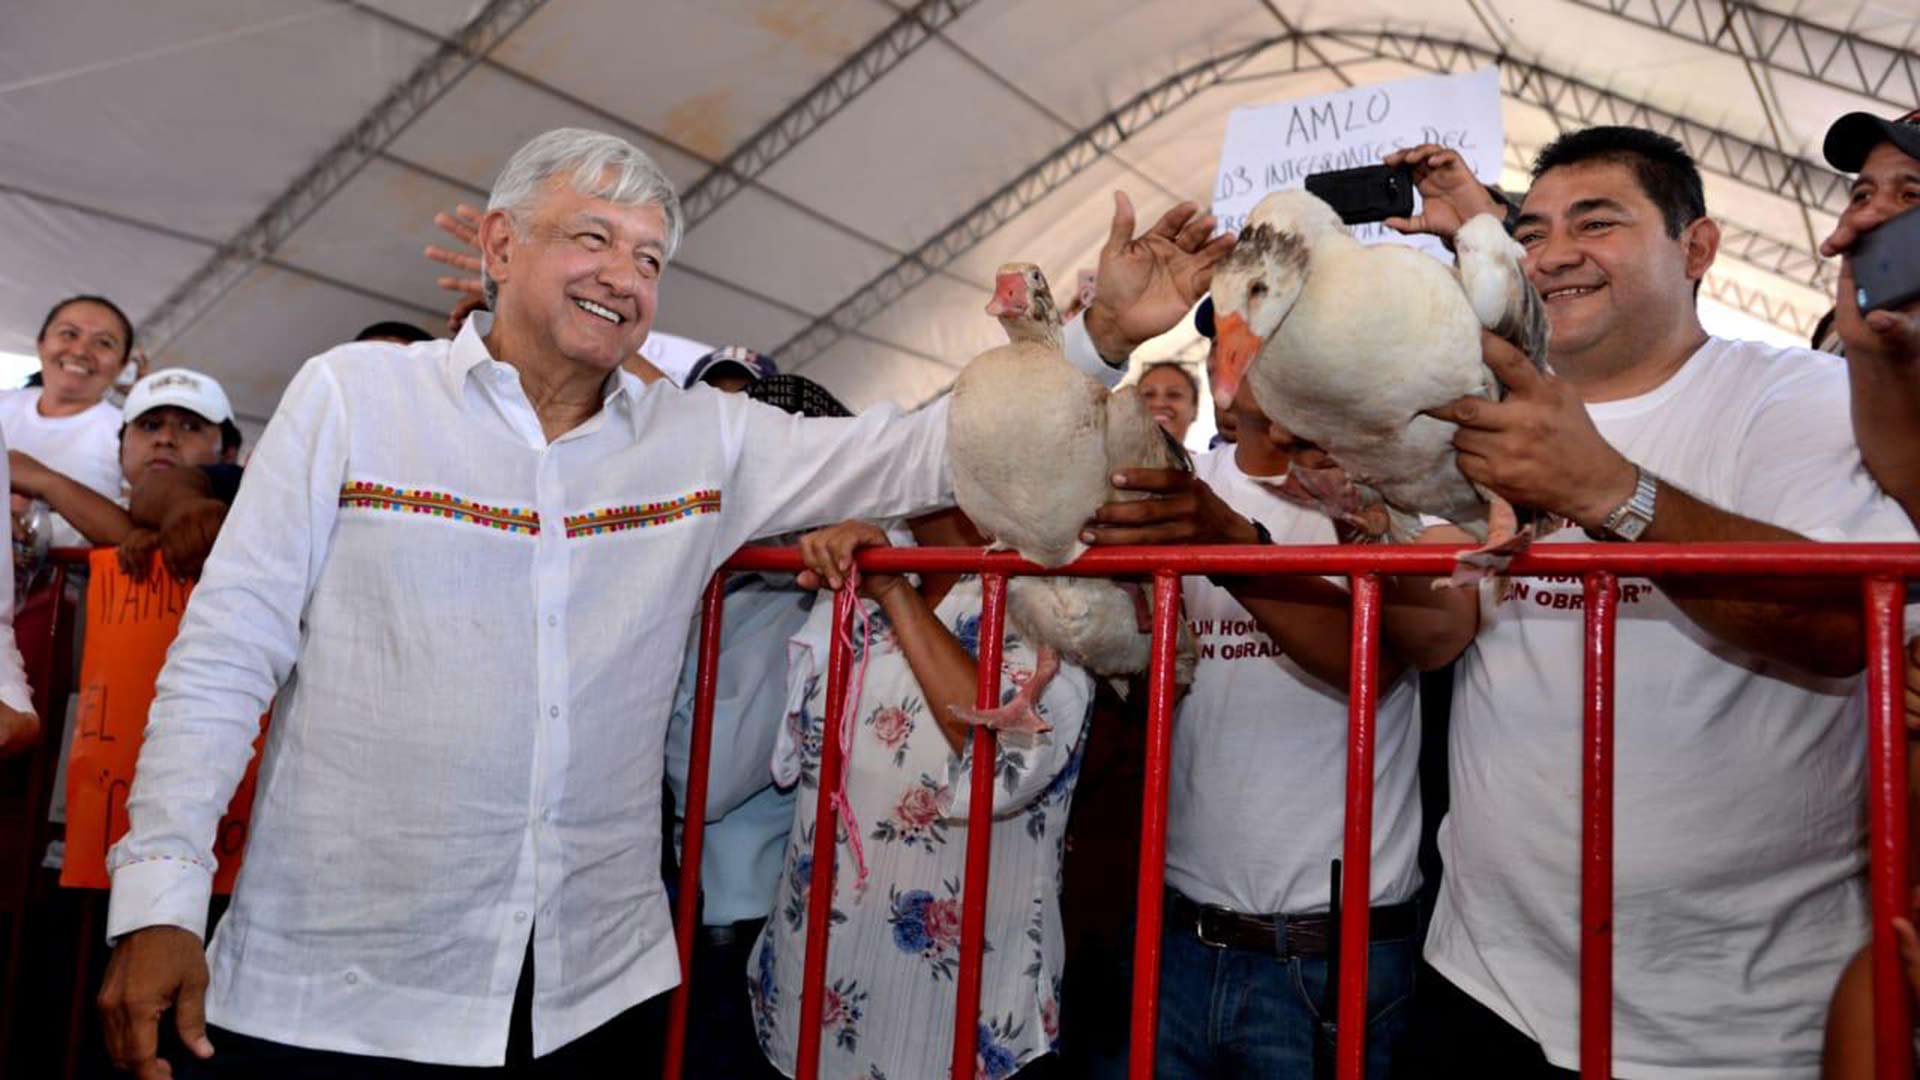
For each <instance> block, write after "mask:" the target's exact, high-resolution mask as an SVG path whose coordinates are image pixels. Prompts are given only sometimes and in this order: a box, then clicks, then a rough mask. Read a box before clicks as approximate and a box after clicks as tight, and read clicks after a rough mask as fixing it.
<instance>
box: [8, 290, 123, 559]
mask: <svg viewBox="0 0 1920 1080" xmlns="http://www.w3.org/2000/svg"><path fill="white" fill-rule="evenodd" d="M38 341H39V351H40V375H41V379H42V385H40V386H30V387H27V388H26V389H24V390H7V391H0V432H4V433H5V435H6V439H7V448H8V449H9V450H12V451H15V452H17V453H20V454H25V455H27V456H29V457H32V458H33V459H34V460H35V461H37V462H39V463H40V464H42V465H45V466H46V467H47V468H49V469H52V470H54V471H56V472H59V473H63V474H65V475H66V476H68V477H71V478H72V479H73V480H75V481H77V482H79V483H80V484H81V485H83V486H85V487H87V488H90V489H92V490H93V491H96V492H98V493H100V494H101V495H103V496H105V497H106V498H108V499H114V498H118V497H119V495H120V410H119V409H117V408H115V407H114V406H113V403H112V402H110V401H108V400H107V390H108V389H109V388H111V387H112V386H113V380H114V378H115V377H116V376H118V375H119V374H120V370H121V369H122V368H124V367H126V365H127V360H128V357H129V355H130V354H131V352H132V350H133V322H132V320H130V319H128V318H127V313H126V312H124V311H121V310H120V308H119V306H118V305H116V304H115V303H114V302H113V301H111V300H108V299H107V298H105V297H103V296H70V297H68V298H67V299H65V300H62V301H60V302H59V303H57V304H55V305H54V306H53V308H52V310H50V311H48V312H47V317H46V320H45V321H44V322H42V323H41V324H40V336H39V339H38ZM28 502H29V498H28V497H27V496H25V495H23V494H21V493H18V492H16V493H15V494H14V497H13V514H14V517H15V518H16V519H18V518H19V516H20V514H21V513H22V512H23V511H24V510H25V509H26V508H27V504H28ZM53 542H54V543H55V544H61V545H71V544H78V543H81V542H82V541H81V539H80V534H79V533H78V532H77V531H76V530H75V529H74V527H73V526H72V525H70V524H68V523H67V522H66V521H65V520H64V519H59V518H56V519H55V522H54V531H53Z"/></svg>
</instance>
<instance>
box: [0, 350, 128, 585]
mask: <svg viewBox="0 0 1920 1080" xmlns="http://www.w3.org/2000/svg"><path fill="white" fill-rule="evenodd" d="M40 392H41V391H40V388H39V387H37V386H35V387H28V388H27V389H24V390H0V433H4V434H5V435H6V439H7V448H8V449H10V450H18V451H20V452H21V453H23V454H26V455H28V456H29V457H32V458H33V459H35V460H37V461H39V462H40V464H42V465H45V466H46V467H47V468H49V469H52V470H53V471H55V472H58V473H65V474H66V475H67V476H70V477H72V478H73V479H75V480H77V481H79V482H80V483H82V484H85V485H86V486H87V487H90V488H92V489H93V490H95V491H97V492H99V493H100V494H102V495H105V496H106V497H107V498H109V499H118V498H119V497H120V410H119V409H118V408H117V407H115V406H114V405H113V404H112V403H110V402H106V401H102V402H100V403H99V404H97V405H94V406H92V407H91V408H88V409H86V410H85V411H83V412H78V413H75V414H73V415H72V416H42V415H41V414H40ZM53 542H54V544H55V545H57V546H61V547H66V546H72V545H78V544H85V543H86V540H85V539H84V538H82V537H81V536H80V534H79V532H77V531H76V530H75V529H74V528H73V526H71V525H69V524H67V522H66V521H65V519H62V518H60V517H58V516H55V518H54V533H53Z"/></svg>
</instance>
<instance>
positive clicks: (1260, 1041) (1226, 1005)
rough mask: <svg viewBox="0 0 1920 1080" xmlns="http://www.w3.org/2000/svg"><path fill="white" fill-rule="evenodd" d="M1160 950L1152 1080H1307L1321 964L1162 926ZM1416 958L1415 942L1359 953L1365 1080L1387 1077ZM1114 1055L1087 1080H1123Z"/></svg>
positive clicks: (1405, 1019)
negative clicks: (1363, 964)
mask: <svg viewBox="0 0 1920 1080" xmlns="http://www.w3.org/2000/svg"><path fill="white" fill-rule="evenodd" d="M1161 949H1162V953H1161V960H1160V1025H1159V1031H1158V1034H1157V1036H1156V1038H1155V1053H1154V1070H1153V1074H1154V1076H1155V1078H1156V1080H1313V1077H1314V1043H1315V1042H1316V1041H1317V1040H1319V1039H1321V1037H1322V1035H1321V1027H1320V1019H1321V1009H1322V1006H1323V1005H1325V1004H1326V1003H1327V1002H1328V1000H1329V998H1328V988H1327V962H1326V960H1325V959H1324V958H1318V957H1316V958H1312V959H1302V958H1299V957H1287V958H1284V959H1283V958H1282V957H1283V955H1284V952H1285V949H1284V943H1281V944H1280V947H1279V948H1278V949H1276V951H1275V953H1274V954H1272V955H1267V954H1262V953H1255V952H1249V951H1247V950H1244V949H1217V948H1214V947H1212V946H1210V945H1206V944H1204V943H1202V942H1201V941H1200V939H1199V938H1198V937H1197V936H1195V934H1194V932H1193V928H1192V927H1189V926H1175V925H1172V924H1168V925H1166V926H1165V927H1164V928H1163V929H1162V931H1161ZM1419 959H1420V941H1419V938H1418V937H1417V936H1415V937H1407V938H1403V939H1399V940H1394V941H1375V942H1374V943H1373V944H1372V947H1371V948H1370V949H1369V950H1368V953H1367V1075H1368V1076H1369V1077H1386V1076H1388V1075H1390V1071H1391V1069H1392V1066H1393V1060H1394V1055H1395V1053H1396V1052H1397V1051H1398V1050H1399V1049H1400V1047H1401V1044H1402V1043H1403V1041H1404V1037H1405V1035H1406V1033H1407V1030H1408V1026H1409V1018H1410V1016H1411V1013H1412V1009H1413V975H1414V969H1415V967H1416V966H1417V964H1418V963H1419ZM1121 1026H1122V1027H1123V1028H1124V1022H1122V1023H1121ZM1116 1049H1118V1048H1117V1047H1116ZM1327 1049H1328V1050H1330V1049H1331V1045H1330V1044H1329V1045H1328V1047H1327ZM1119 1053H1120V1058H1119V1060H1117V1061H1116V1060H1114V1059H1112V1058H1107V1060H1104V1061H1101V1062H1100V1063H1099V1065H1098V1066H1096V1068H1095V1069H1094V1070H1093V1071H1094V1072H1095V1074H1097V1075H1101V1076H1123V1075H1125V1059H1124V1054H1125V1051H1124V1050H1120V1051H1119ZM1103 1056H1104V1055H1103ZM1330 1062H1331V1057H1330V1055H1329V1056H1328V1063H1330ZM1327 1075H1331V1074H1330V1073H1328V1074H1327Z"/></svg>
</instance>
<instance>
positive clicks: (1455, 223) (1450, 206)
mask: <svg viewBox="0 0 1920 1080" xmlns="http://www.w3.org/2000/svg"><path fill="white" fill-rule="evenodd" d="M1383 160H1384V162H1385V163H1386V164H1388V165H1391V166H1393V167H1395V168H1398V167H1400V166H1402V165H1405V166H1408V167H1410V168H1411V169H1412V171H1413V184H1414V187H1416V188H1418V189H1419V191H1420V199H1421V205H1420V212H1419V213H1417V214H1415V215H1413V216H1412V217H1404V218H1403V217H1390V218H1388V219H1386V221H1385V222H1383V223H1382V224H1384V225H1386V226H1387V228H1389V229H1395V230H1398V231H1399V232H1403V233H1426V234H1428V235H1430V236H1437V237H1439V238H1440V239H1441V240H1443V241H1445V242H1446V243H1447V244H1448V245H1451V244H1452V243H1453V234H1454V233H1456V232H1459V231H1460V226H1462V225H1465V224H1466V223H1467V221H1468V220H1469V219H1471V218H1473V217H1474V216H1475V215H1478V214H1492V215H1494V216H1495V217H1501V216H1504V213H1505V208H1504V207H1502V206H1501V205H1500V204H1499V202H1497V201H1495V199H1494V197H1493V196H1492V195H1489V194H1487V189H1486V188H1484V187H1482V186H1481V184H1480V181H1479V180H1478V179H1476V178H1475V177H1474V175H1473V170H1472V169H1469V168H1467V163H1466V161H1465V160H1464V159H1462V158H1461V157H1460V155H1459V154H1457V153H1455V152H1454V151H1452V150H1449V149H1447V148H1446V147H1444V146H1439V145H1437V144H1434V143H1422V144H1421V145H1419V146H1411V147H1408V148H1407V149H1405V150H1395V151H1394V152H1393V153H1391V154H1388V155H1387V156H1386V157H1385V158H1384V159H1383Z"/></svg>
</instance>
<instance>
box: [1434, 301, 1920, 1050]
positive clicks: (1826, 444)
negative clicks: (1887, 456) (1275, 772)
mask: <svg viewBox="0 0 1920 1080" xmlns="http://www.w3.org/2000/svg"><path fill="white" fill-rule="evenodd" d="M1588 412H1589V413H1590V414H1591V415H1592V417H1593V419H1594V423H1595V424H1596V426H1597V427H1598V428H1599V430H1600V433H1601V434H1602V435H1603V436H1605V437H1606V439H1607V441H1608V442H1609V443H1611V444H1612V445H1613V446H1614V447H1616V448H1618V449H1619V450H1620V451H1621V452H1622V453H1623V454H1625V455H1626V456H1627V457H1628V458H1630V459H1632V460H1633V461H1634V462H1636V463H1637V464H1639V465H1640V466H1641V467H1643V468H1645V469H1647V470H1649V471H1651V472H1653V473H1655V474H1657V475H1658V476H1659V477H1660V478H1661V479H1662V480H1663V481H1664V482H1666V483H1667V484H1670V485H1672V486H1675V487H1679V488H1682V489H1684V490H1686V491H1687V492H1689V493H1691V494H1693V495H1695V496H1697V497H1699V498H1701V499H1704V500H1705V501H1707V502H1709V503H1711V504H1713V505H1715V506H1718V507H1721V508H1724V509H1727V510H1731V511H1733V512H1735V513H1738V514H1741V515H1744V516H1746V517H1750V518H1753V519H1756V520H1759V521H1764V522H1768V523H1771V524H1774V525H1779V526H1781V527H1784V528H1788V529H1792V530H1794V531H1796V532H1799V533H1801V534H1803V535H1806V536H1808V537H1811V538H1813V539H1816V540H1829V541H1832V540H1853V541H1864V540H1902V541H1909V540H1913V539H1914V538H1915V536H1914V532H1913V529H1912V527H1911V526H1910V525H1909V524H1908V523H1907V519H1906V517H1905V516H1904V515H1903V514H1902V513H1901V511H1900V509H1899V508H1898V507H1897V506H1896V505H1895V504H1894V503H1893V502H1892V501H1891V500H1889V499H1887V498H1886V497H1885V496H1884V495H1882V494H1881V493H1880V491H1879V490H1878V489H1877V488H1876V487H1875V486H1874V484H1873V482H1872V480H1871V479H1870V478H1869V477H1868V475H1867V473H1866V470H1865V468H1864V466H1862V464H1861V461H1860V453H1859V449H1858V447H1857V446H1856V444H1855V442H1854V439H1853V429H1852V424H1851V422H1850V418H1849V412H1848V399H1847V379H1846V371H1845V368H1844V366H1843V361H1841V360H1839V359H1838V358H1836V357H1832V356H1828V355H1825V354H1822V353H1814V352H1811V351H1809V350H1805V349H1781V348H1775V347H1773V346H1769V345H1765V344H1761V343H1758V342H1744V341H1727V340H1721V339H1718V338H1715V339H1711V340H1709V341H1708V342H1707V344H1705V345H1704V346H1702V347H1701V348H1700V350H1699V351H1698V352H1697V353H1695V354H1694V356H1693V357H1692V358H1691V359H1689V360H1688V362H1687V364H1686V365H1685V366H1684V367H1683V368H1681V370H1680V371H1679V372H1678V373H1677V374H1675V375H1674V376H1673V377H1672V378H1671V379H1669V380H1668V381H1667V382H1666V383H1665V384H1664V385H1662V386H1660V387H1659V388H1658V389H1656V390H1654V391H1652V392H1651V393H1648V394H1645V395H1642V396H1640V397H1637V398H1632V399H1629V400H1625V401H1614V402H1606V403H1602V404H1596V405H1590V406H1589V407H1588ZM1583 539H1584V537H1583V536H1582V534H1581V533H1580V532H1579V531H1578V530H1568V531H1565V532H1562V533H1559V534H1558V535H1556V536H1554V537H1551V538H1550V539H1549V542H1576V541H1581V540H1583ZM1753 587H1754V589H1755V591H1756V592H1757V593H1760V594H1762V595H1764V592H1765V589H1766V582H1765V581H1764V580H1761V581H1756V582H1754V584H1753ZM1514 590H1515V591H1514V595H1513V596H1512V597H1511V598H1510V599H1508V600H1507V602H1506V603H1504V604H1501V605H1499V606H1497V607H1495V606H1492V605H1491V603H1490V602H1489V601H1488V600H1487V599H1486V597H1487V596H1488V593H1487V592H1484V591H1483V594H1482V597H1483V599H1482V608H1481V624H1480V633H1479V636H1478V638H1477V639H1476V640H1475V642H1474V644H1473V645H1472V646H1471V647H1470V648H1469V649H1468V650H1467V652H1466V654H1465V655H1464V656H1463V657H1462V659H1461V661H1460V663H1459V665H1458V667H1457V668H1456V672H1455V683H1454V700H1453V726H1452V740H1451V746H1450V750H1449V770H1450V775H1451V778H1452V809H1451V810H1450V812H1449V813H1448V816H1447V818H1446V820H1445V821H1444V822H1443V823H1442V825H1441V828H1440V849H1441V854H1442V856H1443V857H1444V861H1445V865H1446V874H1445V876H1444V878H1443V880H1442V882H1441V890H1440V900H1439V905H1438V910H1437V911H1436V912H1435V914H1434V920H1433V927H1432V931H1431V932H1430V934H1429V936H1428V940H1427V958H1428V960H1429V961H1430V962H1431V963H1432V964H1433V965H1434V967H1436V968H1437V969H1439V971H1440V972H1441V974H1443V975H1445V976H1446V977H1447V978H1448V979H1449V980H1451V981H1452V982H1454V983H1455V984H1456V985H1458V986H1459V987H1460V988H1461V989H1463V990H1465V991H1466V992H1467V993H1469V994H1471V995H1472V996H1473V997H1474V998H1476V999H1477V1000H1479V1001H1480V1002H1482V1003H1483V1004H1485V1005H1486V1006H1488V1007H1489V1008H1491V1009H1493V1010H1494V1011H1495V1012H1497V1013H1499V1014H1500V1015H1501V1016H1503V1017H1505V1018H1506V1019H1507V1020H1508V1021H1509V1022H1511V1023H1513V1024H1514V1025H1516V1026H1517V1027H1519V1028H1520V1029H1521V1030H1522V1031H1524V1032H1526V1033H1527V1034H1528V1035H1529V1036H1531V1037H1532V1038H1534V1039H1535V1040H1537V1041H1538V1042H1540V1043H1541V1044H1542V1046H1543V1047H1544V1048H1545V1050H1546V1052H1547V1057H1548V1059H1549V1060H1550V1061H1552V1062H1553V1063H1554V1064H1555V1065H1558V1066H1562V1067H1565V1068H1573V1067H1576V1065H1577V1063H1578V1045H1579V1035H1578V1025H1579V1007H1578V1002H1579V991H1578V977H1579V918H1580V869H1579V851H1580V808H1581V798H1580V778H1581V770H1580V764H1581V738H1580V732H1581V715H1582V714H1581V704H1580V690H1581V681H1582V669H1581V650H1582V640H1583V637H1582V633H1583V622H1582V613H1581V610H1580V603H1579V601H1581V599H1582V594H1581V586H1580V583H1579V581H1578V580H1577V579H1559V580H1556V579H1551V578H1547V579H1532V580H1526V579H1516V581H1515V585H1514ZM1615 648H1616V651H1615V656H1616V659H1615V687H1614V694H1615V697H1614V718H1615V719H1614V723H1615V739H1616V741H1615V747H1614V761H1615V798H1614V836H1615V842H1614V919H1613V932H1614V939H1613V940H1614V944H1613V972H1614V1014H1613V1016H1614V1019H1613V1033H1614V1034H1613V1038H1614V1044H1613V1045H1614V1071H1615V1073H1616V1074H1617V1075H1620V1076H1625V1077H1650V1076H1659V1077H1736V1076H1738V1077H1746V1076H1757V1075H1766V1076H1780V1075H1791V1076H1801V1075H1804V1076H1812V1075H1814V1074H1815V1073H1816V1072H1817V1070H1818V1067H1819V1062H1820V1043H1821V1027H1822V1023H1823V1020H1824V1017H1825V1014H1826V1008H1827V1001H1828V999H1829V997H1830V996H1831V994H1832V992H1833V986H1834V983H1835V981H1836V980H1837V979H1838V978H1839V975H1840V970H1841V968H1842V967H1843V966H1844V965H1845V963H1846V961H1847V958H1848V956H1849V955H1850V954H1851V953H1852V952H1853V951H1854V950H1856V949H1858V948H1859V947H1860V946H1861V944H1862V943H1863V942H1864V941H1865V935H1866V918H1865V898H1864V894H1863V890H1862V884H1861V876H1862V872H1863V870H1864V868H1865V857H1864V852H1863V849H1862V844H1861V837H1862V830H1863V828H1864V825H1863V794H1862V792H1863V771H1862V770H1863V768H1864V764H1863V763H1864V760H1865V727H1864V723H1863V715H1864V713H1863V707H1862V701H1863V696H1862V681H1861V680H1859V679H1845V680H1828V679H1819V678H1814V677H1811V676H1807V675H1803V674H1799V673H1797V672H1794V671H1791V670H1789V669H1786V668H1784V667H1781V666H1779V665H1776V664H1772V663H1769V662H1767V661H1765V660H1762V659H1759V658H1757V657H1755V656H1752V655H1750V654H1747V653H1744V652H1742V651H1740V650H1737V649H1735V648H1732V647H1730V646H1727V645H1724V644H1721V643H1718V642H1716V641H1714V640H1713V639H1711V638H1709V637H1708V636H1707V634H1706V633H1705V632H1703V631H1702V630H1700V629H1699V628H1697V627H1696V626H1695V625H1694V624H1693V623H1691V622H1689V621H1688V620H1687V618H1686V617H1685V616H1684V615H1682V614H1681V613H1680V611H1679V610H1678V609H1677V608H1676V607H1675V606H1674V605H1673V604H1672V603H1671V602H1670V601H1669V600H1668V599H1667V598H1666V596H1665V594H1663V593H1661V592H1660V591H1658V590H1657V589H1655V588H1653V587H1652V585H1651V584H1650V583H1648V582H1647V581H1646V580H1644V579H1634V578H1626V579H1623V580H1622V581H1621V585H1620V606H1619V623H1618V629H1617V636H1616V639H1615Z"/></svg>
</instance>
